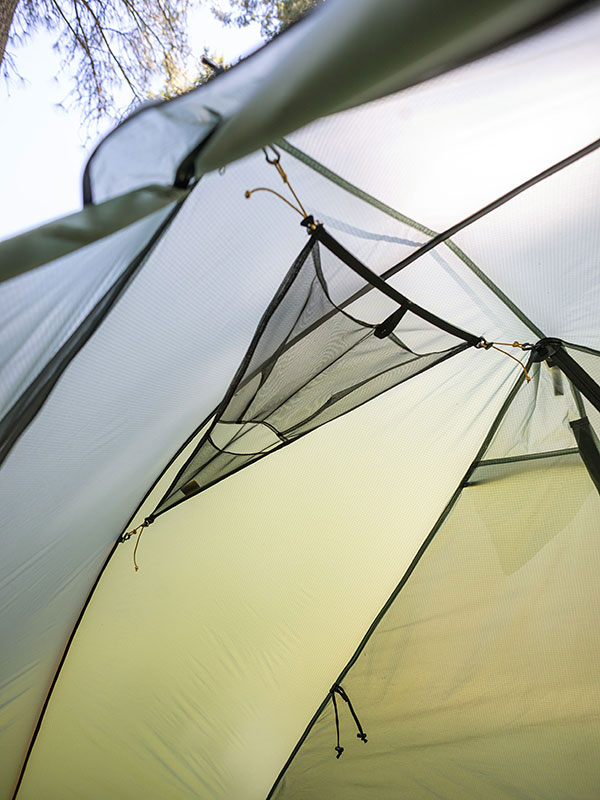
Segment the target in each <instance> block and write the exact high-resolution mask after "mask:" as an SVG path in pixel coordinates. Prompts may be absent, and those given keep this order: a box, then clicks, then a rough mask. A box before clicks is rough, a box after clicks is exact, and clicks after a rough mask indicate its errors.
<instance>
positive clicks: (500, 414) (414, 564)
mask: <svg viewBox="0 0 600 800" xmlns="http://www.w3.org/2000/svg"><path fill="white" fill-rule="evenodd" d="M524 382H525V374H524V373H522V374H521V375H519V377H518V379H517V381H516V383H515V384H514V385H513V387H512V389H511V390H510V392H509V394H508V396H507V398H506V400H505V401H504V403H503V404H502V408H501V409H500V411H499V412H498V414H497V415H496V418H495V419H494V421H493V423H492V425H491V427H490V429H489V431H488V433H487V435H486V437H485V439H484V440H483V444H482V445H481V447H480V448H479V450H478V451H477V455H476V456H475V459H474V460H473V462H472V464H471V466H470V467H469V469H468V470H467V472H466V473H465V475H464V477H463V479H462V480H461V482H460V484H459V485H458V487H457V489H456V491H455V492H454V494H453V495H452V497H451V498H450V500H449V501H448V503H447V504H446V507H445V508H444V510H443V511H442V513H441V515H440V516H439V518H438V520H437V522H436V523H435V525H434V526H433V528H432V529H431V531H430V533H429V535H428V536H427V538H426V539H425V541H424V542H423V544H422V545H421V547H420V548H419V550H418V551H417V554H416V555H415V557H414V558H413V560H412V561H411V563H410V565H409V567H408V569H407V570H406V572H405V573H404V575H403V576H402V579H401V580H400V583H399V584H398V585H397V586H396V588H395V589H394V591H393V592H392V594H391V595H390V597H389V599H388V600H387V601H386V603H385V605H384V606H383V608H382V609H381V611H380V612H379V614H377V616H376V617H375V619H374V620H373V622H372V623H371V625H370V627H369V629H368V630H367V632H366V633H365V635H364V636H363V638H362V640H361V642H360V644H359V645H358V647H357V648H356V650H355V651H354V654H353V655H352V657H351V658H350V660H349V661H348V663H347V664H346V666H345V667H344V669H343V670H342V671H341V672H340V674H339V676H338V678H337V679H336V680H335V681H334V684H340V683H342V681H343V680H344V678H345V677H346V675H347V674H348V672H349V671H350V670H351V669H352V667H353V666H354V664H355V663H356V661H357V660H358V658H359V656H360V654H361V653H362V651H363V650H364V649H365V647H366V646H367V643H368V642H369V639H370V638H371V636H372V635H373V633H374V632H375V630H376V629H377V627H378V626H379V623H380V622H381V620H382V619H383V617H384V616H385V615H386V613H387V612H388V611H389V609H390V607H391V605H392V604H393V603H394V601H395V600H396V598H397V597H398V595H399V594H400V592H401V591H402V589H403V588H404V586H405V585H406V582H407V581H408V579H409V578H410V576H411V575H412V573H413V572H414V571H415V569H416V567H417V565H418V563H419V561H420V560H421V558H422V557H423V555H424V554H425V552H426V550H427V548H428V547H429V545H430V544H431V542H432V541H433V539H434V538H435V536H436V534H437V532H438V531H439V530H440V528H441V527H442V525H443V523H444V522H445V520H446V518H447V517H448V515H449V514H450V512H451V511H452V509H453V508H454V506H455V505H456V501H457V500H458V498H459V497H460V495H461V492H462V490H463V488H464V487H465V484H466V483H467V482H468V480H469V478H470V477H471V475H472V474H473V472H474V471H475V469H476V468H477V467H478V466H479V464H480V461H481V457H482V456H483V455H484V453H485V451H486V450H487V448H488V447H489V445H490V442H491V441H492V439H493V437H494V434H495V433H496V431H497V430H498V427H499V426H500V423H501V422H502V420H503V419H504V417H505V416H506V413H507V411H508V409H509V408H510V405H511V403H512V402H513V400H514V399H515V397H516V395H517V392H518V391H519V389H520V388H521V386H522V385H523V383H524ZM330 699H331V694H330V692H328V693H327V695H326V696H325V697H324V699H323V701H322V702H321V704H320V706H319V707H318V709H317V710H316V712H315V713H314V715H313V717H312V719H311V720H310V722H309V723H308V725H307V726H306V728H305V730H304V732H303V733H302V736H301V737H300V739H299V740H298V743H297V744H296V746H295V747H294V749H293V750H292V752H291V754H290V757H289V758H288V760H287V761H286V762H285V764H284V766H283V768H282V769H281V772H280V773H279V775H278V776H277V778H276V779H275V783H274V784H273V786H272V787H271V791H270V792H269V794H268V795H267V798H266V800H271V798H272V797H273V795H274V794H275V791H276V790H277V787H278V786H279V784H280V783H281V780H282V779H283V776H284V775H285V773H286V772H287V770H288V769H289V767H290V765H291V763H292V761H293V760H294V758H295V757H296V755H297V753H298V751H299V750H300V748H301V747H302V745H303V744H304V742H305V741H306V739H307V737H308V735H309V733H310V732H311V730H312V728H313V727H314V725H315V723H316V722H317V720H318V719H319V717H320V716H321V714H322V713H323V711H324V710H325V708H326V706H327V703H328V702H329V700H330Z"/></svg>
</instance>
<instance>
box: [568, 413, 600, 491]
mask: <svg viewBox="0 0 600 800" xmlns="http://www.w3.org/2000/svg"><path fill="white" fill-rule="evenodd" d="M571 428H572V429H573V433H574V434H575V439H576V440H577V444H578V445H579V453H580V455H581V460H582V461H583V463H584V464H585V467H586V469H587V471H588V474H589V476H590V478H591V480H592V482H593V484H594V486H595V487H596V489H597V490H598V493H599V494H600V452H599V450H598V440H597V438H596V435H595V433H594V429H593V428H592V426H591V425H590V421H589V419H588V418H587V417H582V418H581V419H575V420H573V422H571Z"/></svg>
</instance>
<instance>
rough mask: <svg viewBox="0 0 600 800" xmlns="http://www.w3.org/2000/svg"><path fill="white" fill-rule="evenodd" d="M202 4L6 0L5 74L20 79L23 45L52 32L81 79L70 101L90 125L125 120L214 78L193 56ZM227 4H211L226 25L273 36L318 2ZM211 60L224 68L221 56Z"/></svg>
mask: <svg viewBox="0 0 600 800" xmlns="http://www.w3.org/2000/svg"><path fill="white" fill-rule="evenodd" d="M204 1H205V2H206V3H207V5H208V4H209V3H211V2H212V0H204ZM200 2H202V0H108V2H105V0H0V70H1V71H2V72H3V74H4V76H5V78H7V80H10V79H12V78H13V77H14V74H15V72H16V70H15V66H14V60H13V59H12V53H13V52H14V49H15V47H16V46H18V45H19V44H20V43H22V42H23V40H25V39H27V37H28V36H30V35H31V34H33V33H34V32H36V31H38V30H46V31H50V32H51V33H52V34H54V35H55V37H56V39H55V45H54V47H55V49H56V50H57V52H58V53H59V54H60V56H61V59H62V63H63V67H68V72H69V73H70V74H71V75H76V76H77V77H76V80H75V81H74V82H73V84H72V87H71V93H70V95H69V99H70V101H71V103H72V104H73V105H75V106H77V107H78V108H79V110H80V111H81V113H82V117H83V120H84V122H85V123H86V124H87V127H88V128H89V127H90V126H91V127H94V123H98V122H100V121H101V120H102V119H103V118H105V117H112V118H117V119H118V118H120V117H122V116H123V115H124V114H126V113H127V112H128V111H130V110H131V108H132V107H133V106H135V105H137V104H138V103H139V102H141V101H143V100H146V99H148V98H149V97H157V96H159V97H173V96H175V95H177V94H180V93H181V92H182V91H185V90H187V89H189V88H191V87H192V86H194V85H197V84H198V83H202V82H204V81H205V80H207V79H208V78H209V77H210V76H211V75H212V74H213V72H212V70H211V69H207V68H206V67H205V66H202V63H201V59H198V60H197V62H195V63H194V62H193V59H191V54H190V52H189V46H188V40H187V24H186V23H187V15H188V12H189V10H190V7H191V6H192V5H195V4H197V3H200ZM224 2H225V3H226V7H225V8H224V7H223V4H221V5H220V6H219V7H218V8H216V7H214V6H212V5H211V6H209V7H211V8H212V10H213V13H214V14H215V15H216V16H217V17H218V18H219V19H220V20H221V21H222V22H223V23H225V24H227V25H236V26H239V27H241V26H246V25H249V24H250V23H252V22H258V23H259V24H260V26H261V30H262V33H263V35H264V36H265V38H270V37H271V36H273V35H274V34H276V33H279V32H280V31H281V30H283V29H284V28H286V27H287V26H288V25H290V24H291V23H292V22H294V21H295V20H296V19H298V17H300V16H302V15H303V14H304V13H305V12H306V11H307V10H308V9H309V8H311V7H312V6H314V5H315V4H316V2H317V0H224ZM204 55H207V53H206V52H205V54H204ZM211 59H212V60H213V61H215V62H216V63H218V64H221V65H222V63H223V62H222V59H220V58H219V57H218V56H215V55H214V54H211ZM190 63H193V64H194V66H193V67H192V68H190V67H189V64H190Z"/></svg>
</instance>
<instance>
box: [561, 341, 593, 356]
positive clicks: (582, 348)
mask: <svg viewBox="0 0 600 800" xmlns="http://www.w3.org/2000/svg"><path fill="white" fill-rule="evenodd" d="M563 347H567V348H568V349H569V350H579V352H580V353H588V354H589V355H590V356H600V350H594V349H593V348H592V347H585V346H584V345H582V344H573V343H572V342H563Z"/></svg>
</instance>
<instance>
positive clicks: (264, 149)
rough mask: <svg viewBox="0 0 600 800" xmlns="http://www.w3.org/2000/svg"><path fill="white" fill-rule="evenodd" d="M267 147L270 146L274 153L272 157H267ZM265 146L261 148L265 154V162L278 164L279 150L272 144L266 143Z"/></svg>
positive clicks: (279, 158) (279, 159)
mask: <svg viewBox="0 0 600 800" xmlns="http://www.w3.org/2000/svg"><path fill="white" fill-rule="evenodd" d="M267 147H270V148H271V150H272V151H273V152H274V153H275V158H274V159H271V158H269V154H268V153H267ZM267 147H263V149H262V151H263V153H264V154H265V158H266V159H267V162H268V163H269V164H279V162H280V161H281V153H280V152H279V150H278V149H277V148H276V147H275V145H273V144H269V145H267Z"/></svg>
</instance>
